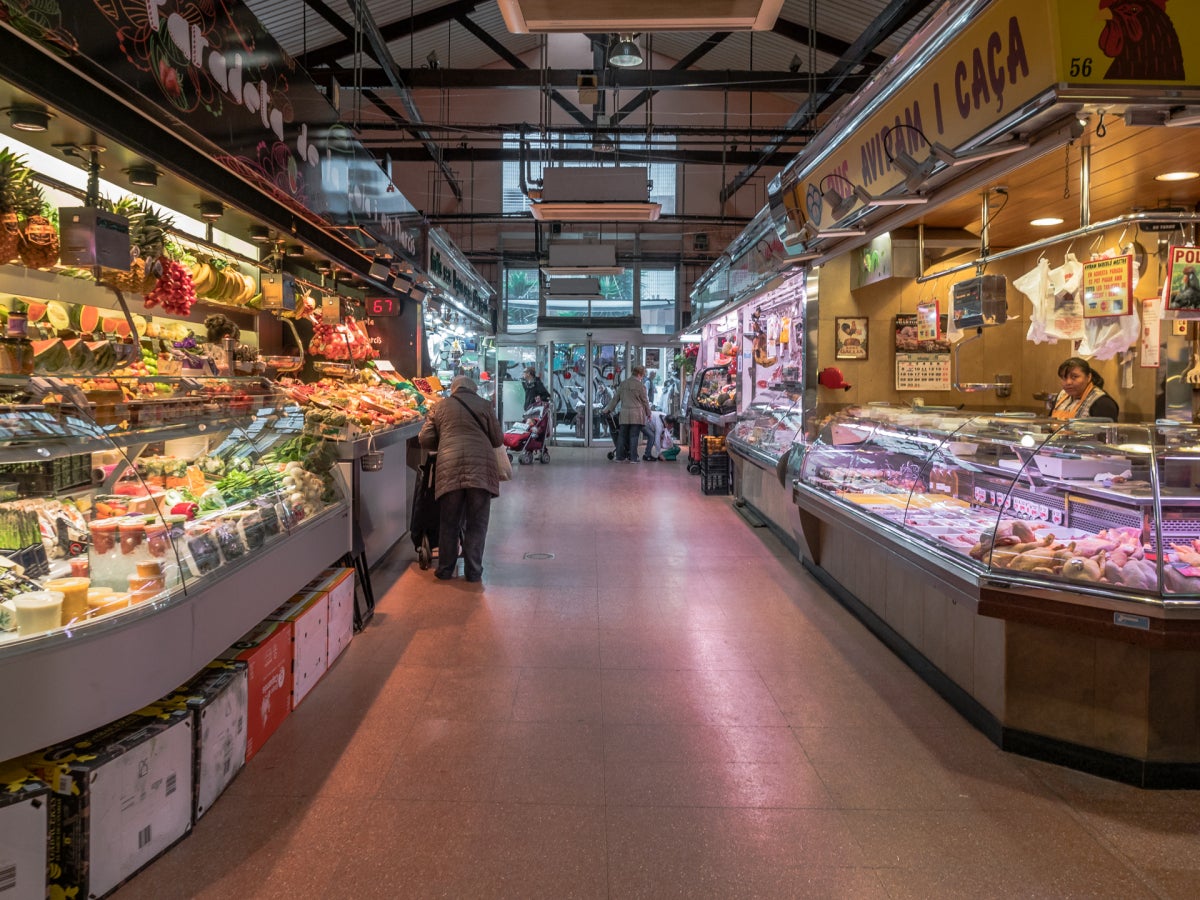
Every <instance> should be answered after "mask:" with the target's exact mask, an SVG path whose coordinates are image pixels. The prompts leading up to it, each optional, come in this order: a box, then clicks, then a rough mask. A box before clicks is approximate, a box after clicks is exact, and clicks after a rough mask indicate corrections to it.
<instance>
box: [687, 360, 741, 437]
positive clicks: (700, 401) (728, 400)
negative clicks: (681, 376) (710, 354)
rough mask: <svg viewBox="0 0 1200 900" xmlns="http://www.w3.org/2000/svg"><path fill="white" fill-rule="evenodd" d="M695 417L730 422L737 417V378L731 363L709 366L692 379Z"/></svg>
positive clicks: (708, 420) (690, 405)
mask: <svg viewBox="0 0 1200 900" xmlns="http://www.w3.org/2000/svg"><path fill="white" fill-rule="evenodd" d="M689 407H690V409H691V416H692V418H693V419H701V420H703V421H706V422H711V423H714V424H728V423H731V422H733V421H734V420H735V419H736V418H737V379H736V376H735V375H734V373H733V371H732V367H731V366H730V364H728V363H726V364H724V365H717V366H707V367H705V368H703V369H700V370H698V371H697V372H696V375H695V377H694V378H693V379H692V394H691V399H690V402H689Z"/></svg>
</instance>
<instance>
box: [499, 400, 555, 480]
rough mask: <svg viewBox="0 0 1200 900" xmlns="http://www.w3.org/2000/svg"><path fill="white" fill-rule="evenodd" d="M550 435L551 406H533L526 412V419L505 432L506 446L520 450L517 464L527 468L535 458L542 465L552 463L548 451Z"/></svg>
mask: <svg viewBox="0 0 1200 900" xmlns="http://www.w3.org/2000/svg"><path fill="white" fill-rule="evenodd" d="M549 433H550V406H549V405H548V404H543V405H541V406H531V407H529V409H527V410H525V413H524V419H523V421H521V422H517V423H515V424H514V425H512V426H511V427H509V429H508V431H506V432H504V446H505V447H507V448H508V449H509V450H519V451H520V452H521V455H520V456H519V457H517V462H519V463H520V464H521V465H523V466H527V465H529V464H530V463H532V462H533V458H534V456H537V457H538V461H539V462H542V463H548V462H550V451H549V450H547V449H546V436H547V435H548V434H549Z"/></svg>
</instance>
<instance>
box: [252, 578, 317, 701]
mask: <svg viewBox="0 0 1200 900" xmlns="http://www.w3.org/2000/svg"><path fill="white" fill-rule="evenodd" d="M267 620H268V621H272V622H278V623H280V624H282V625H290V626H291V628H292V709H295V708H296V707H297V706H298V705H299V704H300V701H301V700H303V699H304V698H305V697H307V696H308V692H309V691H311V690H312V689H313V688H314V687H316V684H317V682H318V681H320V680H321V676H322V675H324V674H325V669H326V668H327V667H328V664H329V594H328V593H327V592H326V591H322V590H313V589H311V588H305V589H304V590H302V591H301V592H300V593H298V594H296V595H295V596H294V597H292V599H291V600H289V601H288V602H287V603H285V604H283V605H282V606H280V607H279V608H278V609H277V610H275V612H273V613H271V614H270V615H269V616H267Z"/></svg>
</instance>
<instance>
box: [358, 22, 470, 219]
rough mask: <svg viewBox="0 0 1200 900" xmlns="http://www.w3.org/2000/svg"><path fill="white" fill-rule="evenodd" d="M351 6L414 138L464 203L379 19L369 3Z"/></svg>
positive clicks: (384, 106) (377, 103)
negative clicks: (422, 118)
mask: <svg viewBox="0 0 1200 900" xmlns="http://www.w3.org/2000/svg"><path fill="white" fill-rule="evenodd" d="M348 2H349V4H350V12H351V13H352V14H353V15H354V17H355V20H356V21H357V22H359V23H360V24H361V25H362V29H363V32H364V36H365V37H366V39H367V43H368V44H369V45H370V49H371V56H372V57H374V59H375V62H377V63H378V64H379V66H380V67H381V68H382V69H383V71H384V73H385V74H386V75H387V76H388V81H389V82H390V83H391V87H392V90H394V91H395V92H396V96H397V98H398V99H399V100H400V105H401V106H403V107H404V111H405V112H406V113H407V114H408V119H409V123H410V124H409V126H408V127H409V128H410V130H411V131H412V133H413V135H414V136H415V137H416V138H418V139H419V140H420V141H421V143H422V144H424V145H425V149H426V151H427V152H428V153H429V156H430V158H431V159H432V160H433V161H434V162H435V163H436V164H437V167H438V169H439V170H441V173H442V177H443V178H445V179H446V183H447V184H448V185H449V186H450V190H451V191H453V192H454V197H455V199H456V200H462V198H463V192H462V186H461V185H460V184H459V183H458V181H457V179H455V177H454V173H453V172H451V171H450V167H449V166H447V165H446V161H445V160H444V159H443V158H442V152H441V150H442V148H441V147H439V146H438V145H437V143H436V142H435V141H434V140H433V138H431V137H430V136H429V132H427V131H425V130H424V129H423V128H422V127H421V124H420V123H421V111H420V110H419V109H418V108H417V104H416V101H414V100H413V98H412V94H411V93H410V92H409V90H408V88H407V87H405V85H404V81H403V80H402V79H401V78H400V70H399V69H397V68H396V63H395V61H394V60H393V59H392V57H391V54H390V53H389V51H388V48H387V41H386V40H385V38H384V36H383V35H382V34H381V33H380V31H379V26H378V25H377V24H376V23H375V18H374V17H373V16H372V15H371V11H370V9H368V8H367V0H348ZM371 102H372V103H374V104H375V105H376V106H379V107H381V108H382V109H384V110H385V111H387V112H391V113H394V112H395V111H394V110H391V108H390V107H388V106H387V105H386V104H385V103H383V101H381V100H380V99H379V98H377V97H374V96H372V97H371Z"/></svg>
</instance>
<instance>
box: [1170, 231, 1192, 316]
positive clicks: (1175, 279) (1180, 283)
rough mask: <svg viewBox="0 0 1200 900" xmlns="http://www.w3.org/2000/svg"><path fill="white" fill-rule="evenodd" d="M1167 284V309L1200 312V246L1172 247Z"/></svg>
mask: <svg viewBox="0 0 1200 900" xmlns="http://www.w3.org/2000/svg"><path fill="white" fill-rule="evenodd" d="M1167 284H1168V285H1169V289H1168V291H1167V309H1169V310H1177V311H1183V312H1191V313H1198V314H1200V248H1196V247H1172V248H1171V255H1170V258H1169V260H1168V262H1167ZM1184 318H1192V316H1185V317H1184Z"/></svg>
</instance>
